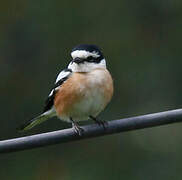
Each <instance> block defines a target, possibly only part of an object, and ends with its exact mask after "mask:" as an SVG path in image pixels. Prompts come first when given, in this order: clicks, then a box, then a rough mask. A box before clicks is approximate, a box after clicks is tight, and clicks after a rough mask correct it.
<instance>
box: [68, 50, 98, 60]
mask: <svg viewBox="0 0 182 180" xmlns="http://www.w3.org/2000/svg"><path fill="white" fill-rule="evenodd" d="M71 56H72V58H73V59H75V58H76V57H79V58H83V59H86V58H88V57H89V56H92V57H94V58H98V57H99V56H100V55H99V54H98V52H96V51H93V52H89V51H85V50H76V51H73V52H72V53H71Z"/></svg>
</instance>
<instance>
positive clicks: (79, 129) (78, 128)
mask: <svg viewBox="0 0 182 180" xmlns="http://www.w3.org/2000/svg"><path fill="white" fill-rule="evenodd" d="M73 128H74V131H75V132H76V134H78V135H79V136H82V135H83V132H84V129H83V128H81V127H79V126H78V125H74V126H73Z"/></svg>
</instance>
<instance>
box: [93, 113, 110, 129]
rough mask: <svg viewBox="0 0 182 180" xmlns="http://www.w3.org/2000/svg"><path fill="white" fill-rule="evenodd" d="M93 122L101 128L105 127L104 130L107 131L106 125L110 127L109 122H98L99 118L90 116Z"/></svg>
mask: <svg viewBox="0 0 182 180" xmlns="http://www.w3.org/2000/svg"><path fill="white" fill-rule="evenodd" d="M90 118H91V119H92V120H94V121H95V122H96V123H97V124H98V125H99V126H103V128H104V129H106V125H108V122H107V121H104V120H98V119H97V118H95V117H93V116H90Z"/></svg>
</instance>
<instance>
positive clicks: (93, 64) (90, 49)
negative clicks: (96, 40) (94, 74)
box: [68, 44, 106, 72]
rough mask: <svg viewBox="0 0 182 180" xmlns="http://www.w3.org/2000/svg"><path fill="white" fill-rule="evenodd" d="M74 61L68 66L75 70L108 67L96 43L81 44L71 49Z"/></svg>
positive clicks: (86, 70) (84, 70)
mask: <svg viewBox="0 0 182 180" xmlns="http://www.w3.org/2000/svg"><path fill="white" fill-rule="evenodd" d="M71 56H72V61H71V62H70V64H69V66H68V68H69V69H71V70H72V71H73V72H90V71H92V70H94V69H97V68H106V61H105V59H104V57H103V54H102V52H101V50H100V49H99V48H98V47H97V46H96V45H89V44H81V45H78V46H76V47H74V48H73V49H72V51H71Z"/></svg>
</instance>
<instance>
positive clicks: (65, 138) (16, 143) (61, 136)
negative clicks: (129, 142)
mask: <svg viewBox="0 0 182 180" xmlns="http://www.w3.org/2000/svg"><path fill="white" fill-rule="evenodd" d="M177 122H182V109H177V110H171V111H165V112H159V113H154V114H148V115H143V116H136V117H130V118H124V119H119V120H113V121H109V122H108V123H107V125H106V128H103V126H99V125H98V124H91V125H86V126H82V128H83V129H84V133H83V135H82V136H79V135H78V134H76V133H75V131H74V130H73V129H72V128H70V129H63V130H58V131H53V132H48V133H42V134H37V135H32V136H25V137H20V138H14V139H9V140H3V141H0V153H8V152H15V151H20V150H25V149H33V148H37V147H44V146H48V145H53V144H58V143H65V142H71V141H76V140H81V139H87V138H92V137H99V136H103V135H108V134H115V133H119V132H124V131H130V130H135V129H143V128H149V127H153V126H160V125H165V124H170V123H177Z"/></svg>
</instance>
